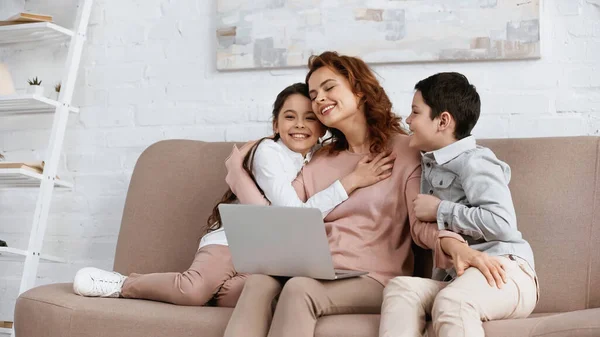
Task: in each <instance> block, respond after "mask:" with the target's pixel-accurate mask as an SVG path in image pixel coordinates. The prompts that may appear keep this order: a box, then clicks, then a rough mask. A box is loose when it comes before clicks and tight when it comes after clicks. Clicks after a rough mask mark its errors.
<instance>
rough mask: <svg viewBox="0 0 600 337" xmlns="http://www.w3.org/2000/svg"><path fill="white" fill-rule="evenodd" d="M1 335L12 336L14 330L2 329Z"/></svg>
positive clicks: (0, 329) (0, 330)
mask: <svg viewBox="0 0 600 337" xmlns="http://www.w3.org/2000/svg"><path fill="white" fill-rule="evenodd" d="M0 334H4V335H10V334H12V329H9V328H0Z"/></svg>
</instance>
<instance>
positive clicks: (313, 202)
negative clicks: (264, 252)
mask: <svg viewBox="0 0 600 337" xmlns="http://www.w3.org/2000/svg"><path fill="white" fill-rule="evenodd" d="M314 150H315V149H313V151H314ZM311 156H312V152H311V153H308V154H307V155H306V158H305V157H303V156H302V155H301V154H300V153H297V152H294V151H292V150H290V149H289V148H288V147H287V146H285V144H284V143H283V142H282V141H281V139H280V140H278V141H276V142H275V141H273V140H271V139H265V140H264V141H262V142H261V143H260V145H258V148H257V149H256V152H254V163H253V165H252V172H253V173H254V178H255V179H256V183H257V184H258V186H260V188H261V189H262V190H263V193H264V194H265V197H266V198H267V199H268V200H269V201H270V202H271V205H274V206H287V207H306V208H318V209H319V210H321V213H322V214H323V218H324V217H325V216H327V214H329V212H331V211H332V210H333V209H334V208H335V207H336V206H337V205H339V204H341V203H342V202H344V201H345V200H346V199H348V194H347V193H346V190H345V189H344V186H342V183H341V182H340V181H339V180H336V181H335V182H334V183H333V184H331V186H329V187H327V188H326V189H324V190H323V191H321V192H319V193H317V194H315V195H313V196H312V197H310V198H309V199H308V200H307V201H306V202H302V200H300V198H299V197H298V194H296V190H295V189H294V187H293V186H292V182H293V181H294V179H296V177H297V176H298V173H299V172H300V170H301V169H302V167H303V166H304V164H306V163H308V162H309V161H310V158H311ZM206 245H227V237H226V236H225V231H224V230H223V228H222V227H221V228H220V229H218V230H216V231H213V232H210V233H208V234H206V235H205V236H204V237H202V240H200V247H203V246H206Z"/></svg>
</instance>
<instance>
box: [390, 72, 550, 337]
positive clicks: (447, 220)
mask: <svg viewBox="0 0 600 337" xmlns="http://www.w3.org/2000/svg"><path fill="white" fill-rule="evenodd" d="M415 90H416V92H415V95H414V98H413V103H412V112H411V114H410V116H409V117H408V118H407V120H406V123H407V124H408V125H409V126H410V130H411V131H412V135H411V139H410V146H411V147H413V148H416V149H419V150H420V151H422V153H423V158H422V170H423V171H422V175H421V193H423V194H419V196H418V197H417V198H416V199H415V201H414V204H413V206H414V212H415V214H416V216H417V218H418V219H419V220H420V221H426V222H436V223H437V224H438V227H439V229H440V230H442V229H445V230H450V231H453V232H455V233H458V234H461V235H462V236H463V238H464V239H465V240H466V241H467V243H468V245H469V246H467V245H465V244H463V243H460V242H459V241H458V240H456V239H452V238H443V239H442V241H441V244H442V249H443V250H444V251H445V252H446V253H447V254H449V255H451V256H452V259H453V263H454V268H451V269H449V270H441V269H436V270H434V275H433V278H434V279H433V280H430V279H423V278H417V277H397V278H395V279H393V280H392V281H391V282H390V283H389V284H388V285H387V287H386V288H385V290H384V301H383V306H382V311H381V323H380V324H381V325H380V332H379V335H380V336H382V337H383V336H385V337H388V336H390V337H391V336H393V337H398V336H411V337H413V336H421V335H423V334H424V332H425V331H424V330H425V317H426V315H431V317H432V320H433V328H434V331H435V335H436V336H452V337H454V336H482V337H483V336H484V335H485V333H484V330H483V323H482V321H488V320H496V319H505V318H524V317H527V316H528V315H529V314H530V313H531V312H532V311H533V309H534V308H535V305H536V303H537V299H538V294H537V291H538V288H537V279H536V276H535V271H534V269H533V268H534V261H533V252H532V250H531V247H530V246H529V244H528V243H527V241H525V240H524V239H523V238H522V236H521V233H520V232H519V231H518V230H517V222H516V216H515V210H514V207H513V203H512V198H511V195H510V190H509V188H508V182H509V180H510V168H509V166H508V165H507V164H506V163H504V162H502V161H500V160H499V159H498V158H496V156H495V155H494V153H493V152H492V151H491V150H489V149H487V148H484V147H481V146H477V145H476V144H475V139H474V138H473V136H471V135H470V133H471V130H472V129H473V127H474V126H475V124H476V123H477V119H478V118H479V111H480V107H481V102H480V99H479V94H478V93H477V91H476V90H475V87H474V86H473V85H471V84H470V83H469V81H468V80H467V78H466V77H465V76H463V75H462V74H459V73H439V74H436V75H433V76H431V77H428V78H426V79H424V80H422V81H420V82H419V83H417V84H416V86H415ZM470 266H474V267H476V268H468V267H470ZM467 268H468V269H467ZM444 281H445V282H444ZM448 281H451V282H448Z"/></svg>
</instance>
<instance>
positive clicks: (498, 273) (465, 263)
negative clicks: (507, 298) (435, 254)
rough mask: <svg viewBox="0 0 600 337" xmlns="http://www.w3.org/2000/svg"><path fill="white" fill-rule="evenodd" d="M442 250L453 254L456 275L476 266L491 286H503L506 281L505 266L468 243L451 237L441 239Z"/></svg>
mask: <svg viewBox="0 0 600 337" xmlns="http://www.w3.org/2000/svg"><path fill="white" fill-rule="evenodd" d="M440 243H441V245H442V250H443V251H444V252H445V253H446V254H448V255H450V256H452V263H454V269H456V275H458V276H461V275H462V274H464V272H465V269H467V268H469V267H475V268H477V269H479V271H481V273H482V274H483V276H485V278H486V279H487V282H488V284H489V285H490V286H491V287H496V286H497V287H498V288H499V289H500V288H502V286H503V285H504V283H506V272H505V271H504V266H503V265H502V263H501V262H500V261H499V260H498V259H497V258H495V257H493V256H489V255H488V254H486V253H483V252H480V251H478V250H475V249H473V248H471V247H469V246H467V245H466V244H464V243H462V242H460V241H458V240H456V239H453V238H449V237H445V238H442V239H441V242H440Z"/></svg>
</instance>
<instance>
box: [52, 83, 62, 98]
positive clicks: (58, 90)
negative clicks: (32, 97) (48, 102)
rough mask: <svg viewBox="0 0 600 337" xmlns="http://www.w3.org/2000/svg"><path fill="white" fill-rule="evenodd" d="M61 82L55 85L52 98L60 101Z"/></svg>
mask: <svg viewBox="0 0 600 337" xmlns="http://www.w3.org/2000/svg"><path fill="white" fill-rule="evenodd" d="M60 87H61V85H60V82H58V83H56V85H54V92H53V93H52V98H54V99H55V100H57V101H58V96H59V95H60Z"/></svg>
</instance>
